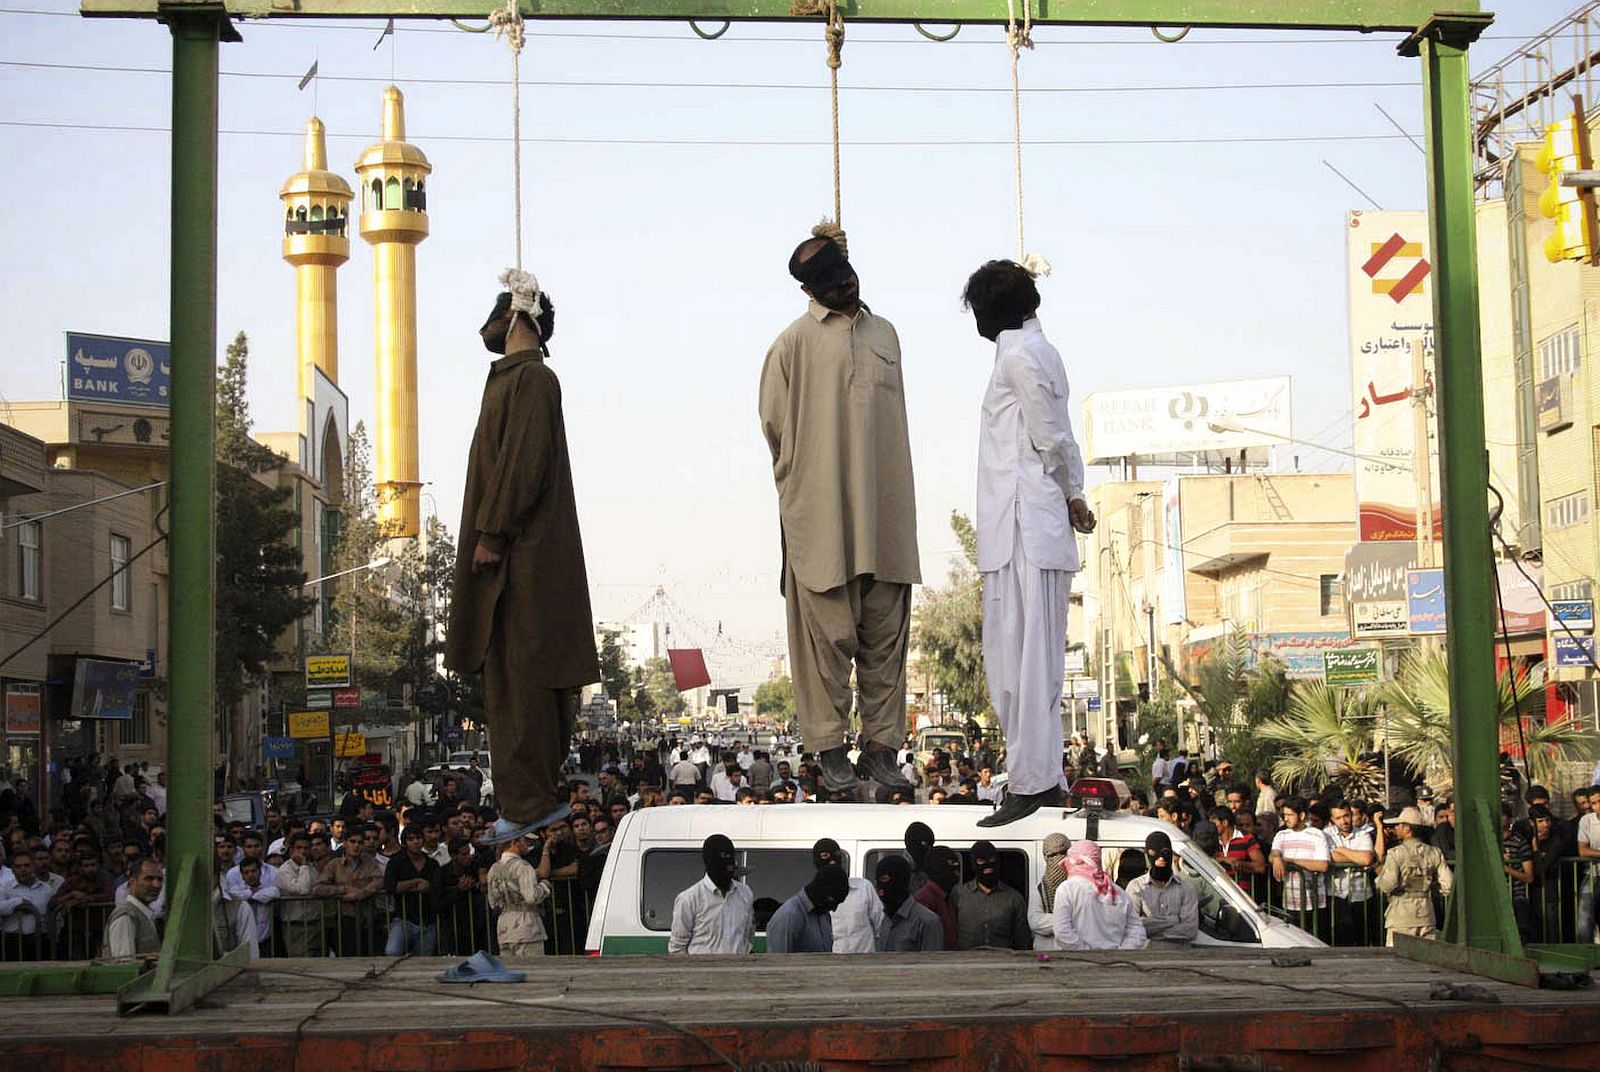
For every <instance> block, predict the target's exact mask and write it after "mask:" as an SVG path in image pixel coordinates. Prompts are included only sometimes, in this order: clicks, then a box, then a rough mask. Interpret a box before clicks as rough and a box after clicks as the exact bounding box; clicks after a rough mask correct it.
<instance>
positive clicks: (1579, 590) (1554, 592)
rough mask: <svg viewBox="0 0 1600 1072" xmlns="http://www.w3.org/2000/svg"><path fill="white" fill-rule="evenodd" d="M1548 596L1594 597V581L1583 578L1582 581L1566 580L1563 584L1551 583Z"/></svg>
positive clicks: (1564, 597) (1557, 597) (1553, 597)
mask: <svg viewBox="0 0 1600 1072" xmlns="http://www.w3.org/2000/svg"><path fill="white" fill-rule="evenodd" d="M1550 598H1551V599H1593V598H1594V582H1593V581H1588V580H1583V581H1568V582H1567V583H1565V584H1553V585H1551V586H1550Z"/></svg>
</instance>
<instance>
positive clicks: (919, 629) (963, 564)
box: [911, 510, 1065, 718]
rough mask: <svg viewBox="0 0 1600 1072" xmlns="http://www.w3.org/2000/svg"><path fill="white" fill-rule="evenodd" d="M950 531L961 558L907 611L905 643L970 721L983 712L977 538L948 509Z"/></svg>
mask: <svg viewBox="0 0 1600 1072" xmlns="http://www.w3.org/2000/svg"><path fill="white" fill-rule="evenodd" d="M950 529H951V531H952V532H954V533H955V537H956V540H957V541H958V542H959V543H960V545H961V557H960V558H958V559H957V560H956V561H955V562H954V563H953V564H952V565H951V567H950V574H949V577H948V579H947V582H946V584H945V586H944V587H943V588H931V589H930V588H924V589H923V591H922V598H921V599H920V600H918V601H917V605H916V608H915V610H914V611H913V612H912V619H911V643H912V645H913V646H915V647H916V649H917V650H918V651H919V652H921V653H922V657H921V660H920V662H919V663H918V666H919V672H922V673H925V674H926V675H927V676H928V677H930V678H932V680H933V685H934V688H935V689H937V690H938V691H939V692H942V693H944V697H945V705H946V708H947V709H950V708H953V709H955V710H956V711H959V712H960V713H962V714H964V715H967V716H969V717H974V718H975V717H977V716H978V715H980V714H983V713H984V712H986V711H988V710H989V684H988V681H987V680H986V679H985V678H984V674H983V577H982V576H981V575H980V574H979V573H978V535H977V531H976V530H975V529H974V528H973V526H972V520H971V519H970V518H968V517H967V516H966V515H965V514H962V513H961V512H960V511H954V510H953V511H951V513H950ZM1064 654H1065V652H1063V655H1064Z"/></svg>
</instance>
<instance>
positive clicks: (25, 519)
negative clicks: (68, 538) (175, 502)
mask: <svg viewBox="0 0 1600 1072" xmlns="http://www.w3.org/2000/svg"><path fill="white" fill-rule="evenodd" d="M166 484H167V482H166V481H165V480H157V481H156V482H155V483H153V484H146V485H144V486H143V487H139V488H128V489H126V490H124V491H119V492H116V493H114V494H112V495H102V496H101V497H100V498H98V499H88V500H86V501H84V502H79V503H73V504H72V505H71V506H63V507H61V508H60V509H59V510H45V511H43V512H41V513H37V514H17V515H16V520H15V521H7V522H6V523H5V524H3V525H0V532H5V531H8V530H10V529H14V528H18V527H20V526H22V525H27V524H31V523H33V522H35V521H44V520H45V519H46V518H52V517H59V516H60V515H62V514H70V513H72V512H73V511H74V510H82V509H83V508H84V507H86V506H99V505H100V504H101V503H108V502H111V501H112V500H113V499H121V498H125V497H126V496H129V495H137V494H139V493H140V492H141V491H154V490H155V489H156V488H162V487H166Z"/></svg>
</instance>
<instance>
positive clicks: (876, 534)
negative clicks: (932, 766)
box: [760, 227, 922, 794]
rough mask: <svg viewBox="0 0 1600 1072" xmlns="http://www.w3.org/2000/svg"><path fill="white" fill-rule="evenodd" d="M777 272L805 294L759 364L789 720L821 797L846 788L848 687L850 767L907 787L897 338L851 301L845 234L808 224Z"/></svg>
mask: <svg viewBox="0 0 1600 1072" xmlns="http://www.w3.org/2000/svg"><path fill="white" fill-rule="evenodd" d="M789 273H790V274H791V275H792V276H794V278H795V279H796V280H798V281H799V283H800V288H801V290H802V291H804V292H805V294H806V295H807V296H808V297H809V298H810V305H809V308H808V309H807V310H806V313H805V314H804V315H803V316H801V317H800V318H799V319H798V320H796V321H795V322H794V323H792V324H790V325H789V327H788V328H786V329H784V332H783V334H781V335H779V336H778V339H777V341H776V342H774V343H773V344H772V348H771V349H770V350H768V351H767V358H766V364H765V365H764V366H763V367H762V370H761V390H760V410H761V430H762V433H763V434H764V435H765V436H766V440H767V446H768V447H769V448H770V450H771V452H772V477H773V480H774V481H775V482H776V484H777V487H778V520H779V529H780V536H781V540H782V548H783V570H782V576H783V580H782V590H783V596H784V602H785V604H786V608H787V615H788V631H789V659H790V664H791V667H792V671H791V676H792V677H793V679H794V691H795V702H796V717H797V719H798V722H799V725H800V733H801V736H802V737H803V738H804V739H805V743H806V746H807V747H808V748H812V749H815V750H816V751H817V757H818V760H819V762H820V765H821V767H822V775H823V782H824V784H825V786H826V788H827V790H828V792H829V793H852V794H853V793H855V792H856V791H857V790H858V788H859V783H858V781H857V770H856V769H853V768H852V767H851V764H850V759H849V756H848V754H847V752H848V750H847V748H846V745H845V735H846V731H847V726H848V720H849V716H850V712H851V708H852V704H853V702H854V699H855V697H854V695H853V693H852V690H851V684H850V679H851V670H852V667H853V668H854V672H855V681H856V689H857V691H859V694H860V711H861V728H862V736H863V738H864V740H865V744H864V746H863V748H862V751H861V756H860V760H859V771H860V773H861V774H862V775H865V776H866V777H868V778H871V779H872V780H874V781H876V782H877V783H879V784H880V785H883V786H885V787H887V788H889V789H901V790H905V791H906V792H907V793H908V794H909V792H910V791H911V783H910V782H908V781H907V780H906V777H905V775H904V774H903V773H901V771H900V768H899V766H898V764H896V762H895V755H896V748H897V747H898V745H899V743H900V740H901V735H902V734H903V733H904V732H905V724H906V649H907V646H908V639H909V636H910V628H911V586H912V585H914V584H917V583H919V582H920V581H921V580H922V571H921V566H920V564H919V560H918V557H917V516H916V514H917V512H916V496H915V494H914V490H913V483H912V475H911V443H910V434H909V432H908V430H907V426H906V403H905V384H904V382H903V380H902V379H901V370H900V339H899V336H898V335H896V334H895V330H894V325H892V324H890V323H889V321H887V320H885V319H883V318H882V317H881V316H878V315H876V314H875V313H873V312H872V310H870V309H868V308H867V307H866V306H865V305H863V304H862V303H861V289H860V280H859V279H858V278H857V277H856V272H855V269H854V268H852V267H851V265H850V260H849V257H848V255H847V251H846V247H845V242H844V235H843V233H842V232H839V231H838V230H837V228H833V229H831V230H830V229H827V228H823V227H819V228H818V229H817V230H816V231H813V237H811V238H808V239H806V240H805V241H804V242H802V243H800V245H799V246H798V247H796V249H795V251H794V254H793V256H791V257H790V258H789Z"/></svg>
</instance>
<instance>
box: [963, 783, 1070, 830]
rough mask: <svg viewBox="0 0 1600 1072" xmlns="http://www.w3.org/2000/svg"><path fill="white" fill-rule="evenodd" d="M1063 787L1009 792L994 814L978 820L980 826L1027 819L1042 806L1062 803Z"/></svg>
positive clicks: (1003, 824) (999, 824)
mask: <svg viewBox="0 0 1600 1072" xmlns="http://www.w3.org/2000/svg"><path fill="white" fill-rule="evenodd" d="M1064 799H1065V798H1064V797H1063V796H1062V793H1061V787H1060V786H1056V787H1055V788H1053V789H1046V790H1045V791H1044V792H1042V793H1007V794H1006V799H1005V800H1003V801H1002V802H1001V804H1000V806H999V807H998V808H996V809H995V810H994V812H993V814H990V815H985V816H984V817H983V818H982V819H979V820H978V825H979V826H1005V825H1006V824H1007V823H1014V822H1016V821H1017V820H1018V819H1026V818H1027V817H1028V816H1030V815H1032V814H1033V813H1034V812H1036V811H1038V810H1039V809H1040V808H1048V807H1053V806H1057V805H1060V804H1061V803H1062V802H1063V801H1064Z"/></svg>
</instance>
